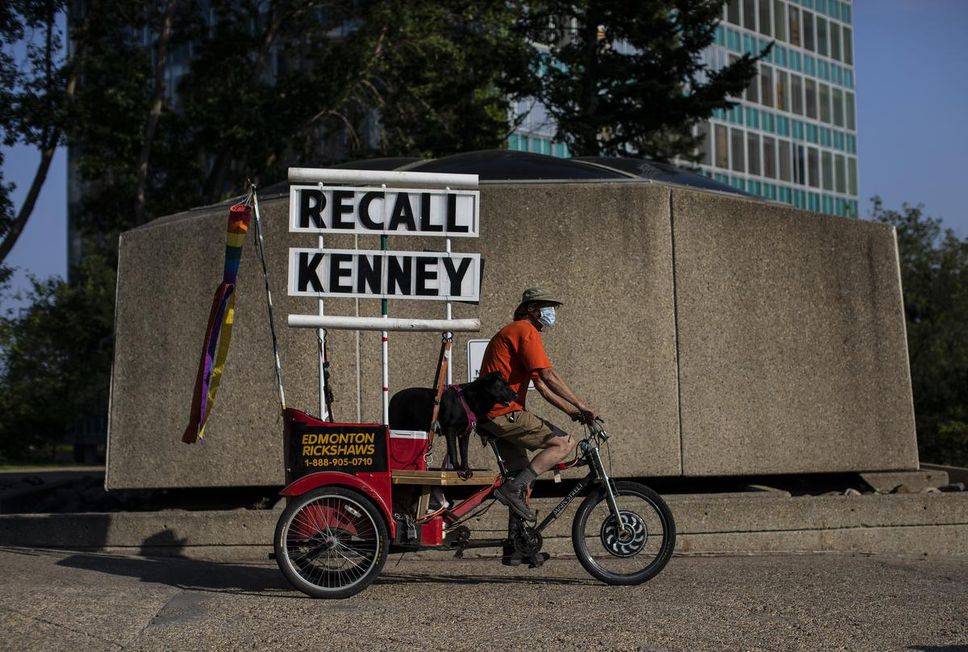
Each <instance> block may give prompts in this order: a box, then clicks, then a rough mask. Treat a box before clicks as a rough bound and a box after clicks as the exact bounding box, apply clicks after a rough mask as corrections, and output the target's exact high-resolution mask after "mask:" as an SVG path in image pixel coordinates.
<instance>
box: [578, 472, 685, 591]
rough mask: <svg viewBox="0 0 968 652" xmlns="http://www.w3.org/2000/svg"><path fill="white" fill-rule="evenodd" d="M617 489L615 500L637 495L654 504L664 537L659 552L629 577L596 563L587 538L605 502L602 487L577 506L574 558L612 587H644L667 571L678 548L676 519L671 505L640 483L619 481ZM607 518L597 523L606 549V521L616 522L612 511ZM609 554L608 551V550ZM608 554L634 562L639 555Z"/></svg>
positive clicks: (615, 484) (595, 576)
mask: <svg viewBox="0 0 968 652" xmlns="http://www.w3.org/2000/svg"><path fill="white" fill-rule="evenodd" d="M614 486H615V491H616V499H619V498H622V497H626V496H634V497H636V498H640V499H642V500H643V501H645V502H646V503H648V504H649V505H651V506H652V508H653V509H654V510H655V514H656V516H657V517H658V520H659V522H660V524H661V529H662V536H663V539H662V542H661V544H660V549H659V551H658V553H657V554H656V555H655V557H654V558H653V559H652V561H651V562H649V563H648V564H647V565H646V566H645V567H643V568H642V569H640V570H637V571H635V572H632V573H628V574H621V573H615V572H611V571H609V570H608V569H606V568H604V567H603V566H602V565H601V564H600V563H599V562H597V561H596V558H595V556H594V555H593V554H592V551H591V550H590V549H589V547H588V536H587V535H586V531H585V526H586V525H587V523H588V519H589V517H590V515H591V514H592V512H593V510H594V509H595V507H597V506H598V505H599V504H601V503H602V502H604V501H606V494H605V489H604V488H600V489H599V490H598V491H596V492H594V493H592V494H589V495H588V496H586V497H585V500H583V501H582V503H581V505H579V507H578V510H577V511H576V512H575V520H574V521H573V522H572V530H571V540H572V545H573V546H574V548H575V555H576V556H577V557H578V561H579V563H581V565H582V567H583V568H584V569H585V570H586V571H588V573H589V574H590V575H591V576H592V577H594V578H595V579H598V580H600V581H602V582H605V583H606V584H613V585H634V584H642V583H643V582H647V581H648V580H650V579H652V578H653V577H655V576H656V575H658V574H659V572H661V571H662V569H663V568H665V566H666V564H667V563H669V559H670V558H671V557H672V552H673V550H674V549H675V543H676V524H675V519H674V518H673V516H672V511H671V510H670V509H669V506H668V505H667V504H666V502H665V501H664V500H662V498H661V497H660V496H659V494H657V493H656V492H655V491H653V490H652V489H649V488H648V487H646V486H645V485H643V484H640V483H638V482H625V481H618V482H615V483H614ZM606 506H607V502H606ZM619 511H620V512H623V513H624V510H622V509H621V507H620V508H619ZM608 515H609V516H608V517H607V518H606V519H605V520H604V521H603V522H602V523H601V524H600V525H599V524H597V523H596V524H595V525H596V526H598V527H599V531H600V532H601V535H600V536H601V537H602V545H603V548H604V547H605V543H604V537H605V530H606V525H607V524H608V523H607V522H608V520H609V519H611V520H614V517H612V516H611V512H610V511H609V512H608ZM640 520H641V519H640ZM653 536H654V535H653ZM643 546H644V543H643ZM640 551H641V549H640ZM606 552H608V551H607V550H606ZM608 554H611V555H612V556H613V557H626V558H628V559H631V558H633V557H637V556H638V554H639V553H638V552H635V553H633V554H629V555H618V554H615V553H608ZM602 557H603V558H604V555H602Z"/></svg>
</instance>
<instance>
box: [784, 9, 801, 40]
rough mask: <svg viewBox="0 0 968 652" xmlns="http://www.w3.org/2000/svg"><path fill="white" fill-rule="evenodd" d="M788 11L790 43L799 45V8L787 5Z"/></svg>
mask: <svg viewBox="0 0 968 652" xmlns="http://www.w3.org/2000/svg"><path fill="white" fill-rule="evenodd" d="M787 11H789V12H790V21H789V22H790V45H796V46H797V47H799V46H800V44H801V43H802V41H801V40H800V10H799V9H797V8H796V7H787Z"/></svg>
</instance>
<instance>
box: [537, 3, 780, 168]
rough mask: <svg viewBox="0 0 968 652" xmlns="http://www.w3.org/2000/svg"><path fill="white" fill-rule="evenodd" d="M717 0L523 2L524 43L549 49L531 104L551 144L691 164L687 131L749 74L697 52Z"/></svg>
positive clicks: (738, 89) (694, 143)
mask: <svg viewBox="0 0 968 652" xmlns="http://www.w3.org/2000/svg"><path fill="white" fill-rule="evenodd" d="M723 4H724V2H723V1H722V0H636V1H635V2H629V1H628V0H584V1H582V2H574V1H572V0H544V1H541V2H534V3H529V5H530V7H531V13H530V15H529V19H528V24H529V26H530V32H531V38H532V39H534V41H535V42H537V43H544V44H547V45H548V52H547V56H546V57H545V62H544V66H545V70H546V74H545V75H544V76H543V77H542V78H541V90H540V93H539V97H540V99H541V100H542V102H543V103H544V104H545V106H546V107H547V108H548V111H549V113H550V114H551V115H552V116H553V117H554V118H555V120H556V121H557V124H558V134H557V137H558V139H560V140H563V141H564V142H565V143H567V144H568V146H569V148H570V149H571V151H572V153H573V154H575V155H576V156H577V155H580V156H598V155H606V156H625V155H632V156H647V157H650V158H655V159H660V160H667V159H670V158H673V157H676V156H678V157H681V158H686V159H692V160H696V156H697V155H696V154H695V150H696V148H697V147H698V145H699V144H700V142H701V138H700V137H697V136H694V135H693V134H692V131H693V128H694V127H695V126H696V124H698V122H699V121H701V120H703V119H705V118H708V117H709V116H710V115H711V114H712V111H713V109H717V108H722V109H726V108H729V107H730V106H732V103H731V102H730V101H729V99H728V98H729V97H730V96H737V95H739V94H740V93H742V91H743V90H744V89H745V88H746V86H747V85H748V84H749V82H750V80H751V79H752V78H753V77H754V76H755V75H756V61H757V60H758V59H759V58H760V57H762V56H764V55H765V54H766V51H764V52H762V53H760V55H758V56H757V57H752V56H750V55H748V54H746V55H743V56H742V57H740V58H739V59H738V60H737V61H735V62H734V63H732V64H730V65H729V66H727V67H725V68H723V69H721V70H718V71H717V70H711V69H709V68H708V67H707V66H706V65H705V64H704V63H703V62H702V60H701V56H700V55H701V53H702V51H703V49H705V48H706V47H707V46H708V45H710V44H711V43H712V42H713V39H714V37H715V28H716V25H717V23H718V21H719V19H720V18H721V16H722V8H723Z"/></svg>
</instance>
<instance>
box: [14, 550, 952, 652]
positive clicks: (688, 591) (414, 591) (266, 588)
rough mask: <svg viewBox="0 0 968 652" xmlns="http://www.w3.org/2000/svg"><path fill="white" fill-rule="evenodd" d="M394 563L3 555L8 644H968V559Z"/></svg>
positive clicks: (712, 647) (51, 646) (574, 646)
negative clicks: (647, 574) (599, 574)
mask: <svg viewBox="0 0 968 652" xmlns="http://www.w3.org/2000/svg"><path fill="white" fill-rule="evenodd" d="M396 559H397V557H396V556H393V557H391V558H390V560H389V561H388V563H387V568H386V570H385V572H384V575H383V576H382V578H381V579H378V580H377V583H375V584H374V585H373V586H371V587H370V588H369V589H368V590H366V591H365V592H364V593H362V594H360V595H358V596H356V597H354V598H351V599H349V600H344V601H320V600H311V599H308V598H305V597H303V596H302V594H300V593H297V592H295V591H293V590H292V589H290V588H289V586H288V585H287V584H286V582H285V580H284V579H283V578H282V576H281V574H280V573H279V571H278V570H277V569H276V567H275V564H274V562H265V563H255V564H252V563H246V564H237V565H233V564H213V563H206V562H199V561H190V560H185V559H145V558H136V557H116V556H111V555H98V554H82V553H65V552H63V551H56V552H55V551H46V550H31V549H16V548H2V549H0V649H10V650H24V649H37V650H40V649H43V650H45V651H46V650H71V651H72V652H76V651H78V650H97V649H105V650H111V649H118V648H121V649H132V650H163V649H185V650H199V649H269V650H275V649H295V650H301V649H306V650H309V649H314V650H320V649H323V650H325V649H341V650H345V649H380V650H382V649H401V650H402V649H429V648H436V649H441V650H454V649H458V650H460V649H485V650H487V649H505V648H510V649H517V648H532V649H562V648H563V649H644V650H690V651H691V650H792V649H809V650H851V651H853V650H878V651H880V650H930V651H934V652H938V651H941V650H945V651H950V650H968V562H966V561H965V558H960V559H955V558H947V559H915V558H910V557H896V556H876V557H866V556H858V555H834V554H827V555H806V556H799V555H775V556H760V557H676V558H674V559H673V560H672V562H671V563H670V565H669V566H668V568H667V569H666V570H665V572H664V573H663V574H662V575H660V576H659V577H658V578H656V579H654V580H653V581H651V582H649V583H648V584H645V585H643V586H638V587H628V588H616V587H608V586H604V585H601V584H598V583H597V582H595V581H593V580H592V579H591V578H590V577H589V576H587V575H585V574H584V571H582V569H581V568H580V567H579V566H578V564H577V562H576V561H575V560H574V559H556V560H552V561H551V562H549V563H548V564H546V565H545V567H544V568H543V569H541V571H538V572H536V571H528V570H523V569H509V568H504V567H502V566H500V565H499V564H498V563H497V562H496V561H488V560H474V561H456V560H450V559H449V558H447V557H442V560H441V561H407V560H404V561H403V562H402V563H400V564H399V565H395V563H396Z"/></svg>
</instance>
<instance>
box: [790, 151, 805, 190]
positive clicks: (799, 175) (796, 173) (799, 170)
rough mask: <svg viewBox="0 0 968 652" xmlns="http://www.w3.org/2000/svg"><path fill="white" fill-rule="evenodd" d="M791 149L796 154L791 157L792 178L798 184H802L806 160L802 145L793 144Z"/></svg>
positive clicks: (803, 182)
mask: <svg viewBox="0 0 968 652" xmlns="http://www.w3.org/2000/svg"><path fill="white" fill-rule="evenodd" d="M793 151H794V152H795V153H796V156H795V157H794V159H793V180H794V182H796V183H797V184H799V185H801V186H802V185H804V184H805V183H806V182H807V180H806V176H807V175H806V165H805V163H806V160H805V158H806V157H805V156H804V154H805V152H804V151H803V145H794V146H793Z"/></svg>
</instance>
